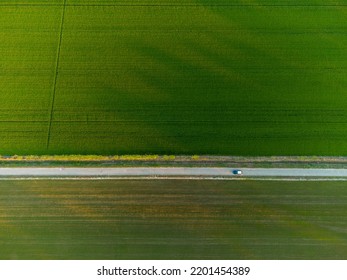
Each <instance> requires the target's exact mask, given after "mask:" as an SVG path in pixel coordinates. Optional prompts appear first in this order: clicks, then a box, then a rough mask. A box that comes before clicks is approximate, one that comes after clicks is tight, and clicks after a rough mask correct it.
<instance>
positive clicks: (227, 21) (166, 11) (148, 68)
mask: <svg viewBox="0 0 347 280" xmlns="http://www.w3.org/2000/svg"><path fill="white" fill-rule="evenodd" d="M47 3H48V1H39V0H36V1H34V0H32V1H30V0H27V1H25V0H21V1H20V0H11V1H1V4H0V84H1V88H0V96H1V103H0V154H5V155H7V154H70V153H73V154H153V153H154V154H232V155H347V153H346V151H347V141H346V138H347V125H346V122H347V109H346V108H347V91H346V89H347V51H346V46H347V36H346V35H347V33H346V30H347V21H346V17H347V1H345V0H340V1H336V0H324V1H323V0H315V1H313V0H303V1H298V0H292V1H289V0H276V1H275V0H273V1H271V0H263V1H260V0H258V1H256V0H243V1H242V0H236V1H231V0H230V1H227V0H204V1H203V0H200V1H199V0H196V1H194V0H171V1H168V0H160V1H159V0H158V1H154V0H130V1H125V0H123V1H121V0H109V1H102V0H100V1H97V0H93V1H92V0H89V1H88V0H83V1H82V0H65V1H64V0H54V1H53V0H52V1H49V4H47Z"/></svg>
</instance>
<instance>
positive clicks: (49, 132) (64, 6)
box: [46, 0, 66, 149]
mask: <svg viewBox="0 0 347 280" xmlns="http://www.w3.org/2000/svg"><path fill="white" fill-rule="evenodd" d="M65 10H66V0H64V2H63V10H62V15H61V20H60V33H59V42H58V48H57V57H56V61H55V75H54V81H53V89H52V94H51V103H50V114H49V123H48V131H47V143H46V149H48V148H49V143H50V140H51V129H52V120H53V111H54V102H55V92H56V88H57V80H58V72H59V63H60V50H61V42H62V38H63V30H64V19H65Z"/></svg>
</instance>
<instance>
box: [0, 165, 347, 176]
mask: <svg viewBox="0 0 347 280" xmlns="http://www.w3.org/2000/svg"><path fill="white" fill-rule="evenodd" d="M235 169H236V168H200V167H154V168H152V167H129V168H26V167H23V168H0V177H8V176H11V177H12V176H15V177H55V176H57V177H110V176H111V177H113V176H114V177H127V176H129V177H134V176H147V177H149V176H164V177H166V176H176V177H180V176H183V177H184V176H188V177H191V176H203V177H347V169H299V168H242V169H241V170H242V173H243V174H242V175H234V174H233V173H232V171H233V170H235Z"/></svg>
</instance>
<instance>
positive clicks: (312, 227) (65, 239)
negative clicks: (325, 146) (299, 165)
mask: <svg viewBox="0 0 347 280" xmlns="http://www.w3.org/2000/svg"><path fill="white" fill-rule="evenodd" d="M345 185H346V183H345V182H283V181H282V182H275V181H220V180H219V181H207V180H189V181H187V180H134V181H129V180H96V181H88V180H87V181H78V180H76V181H73V180H70V181H69V180H59V181H45V180H39V181H20V180H19V181H4V180H2V181H0V259H346V257H347V234H346V228H347V190H346V188H345Z"/></svg>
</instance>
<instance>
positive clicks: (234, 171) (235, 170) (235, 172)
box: [233, 169, 242, 175]
mask: <svg viewBox="0 0 347 280" xmlns="http://www.w3.org/2000/svg"><path fill="white" fill-rule="evenodd" d="M233 174H234V175H242V170H239V169H234V170H233Z"/></svg>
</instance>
